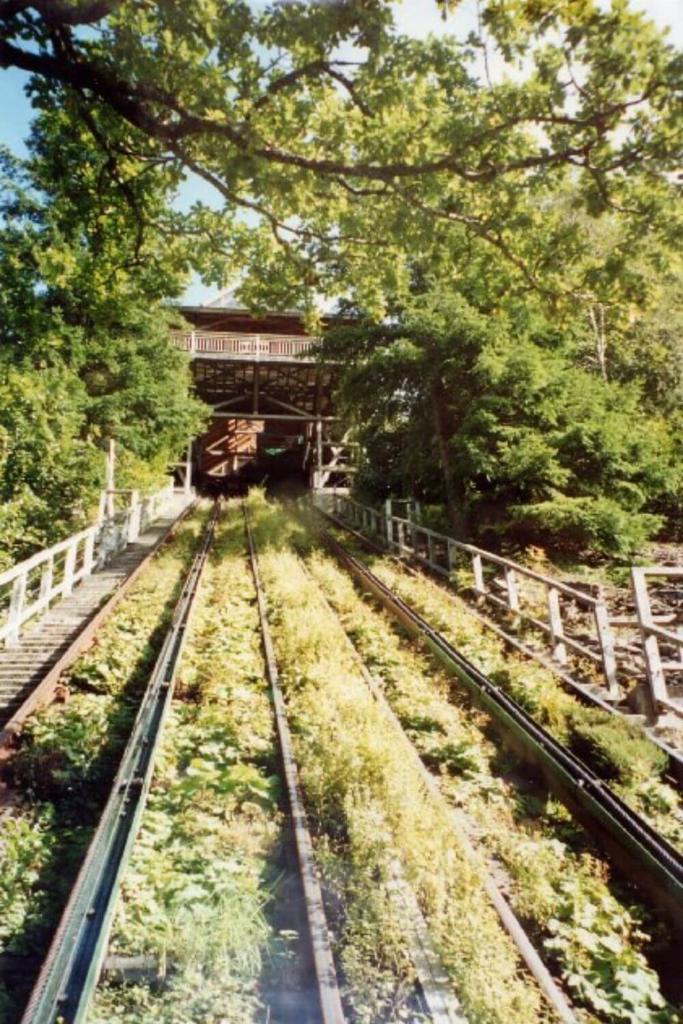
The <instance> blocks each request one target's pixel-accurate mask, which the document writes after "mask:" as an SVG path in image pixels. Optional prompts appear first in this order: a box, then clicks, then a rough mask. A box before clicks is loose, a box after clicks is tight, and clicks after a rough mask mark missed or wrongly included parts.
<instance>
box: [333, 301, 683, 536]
mask: <svg viewBox="0 0 683 1024" xmlns="http://www.w3.org/2000/svg"><path fill="white" fill-rule="evenodd" d="M323 351H324V354H325V355H326V357H327V358H330V359H341V358H342V357H343V359H344V361H345V366H346V368H345V371H344V377H343V382H342V389H341V395H342V400H343V402H344V404H345V408H346V410H347V414H348V415H349V416H351V417H352V418H353V419H354V421H355V422H356V424H357V429H358V430H359V433H360V436H361V439H362V440H363V441H364V442H365V445H366V448H367V451H368V456H369V463H370V464H369V467H368V469H366V472H365V476H364V478H362V479H361V485H362V484H363V483H364V484H365V486H368V487H370V488H373V489H375V492H376V493H377V492H379V493H380V494H381V493H386V491H387V489H393V490H394V493H397V494H399V495H405V494H406V493H413V494H415V493H417V494H418V496H421V497H424V498H426V499H427V500H431V501H433V502H443V503H444V504H445V505H446V507H447V509H448V512H449V516H450V519H451V522H452V524H453V526H454V527H455V529H456V531H457V532H458V533H459V534H460V535H461V536H476V537H478V538H480V539H482V540H484V541H485V542H487V543H492V542H495V538H496V536H500V535H503V536H506V537H508V538H512V539H516V540H520V541H526V542H529V541H535V542H537V543H539V542H540V543H544V544H548V545H550V546H552V547H560V546H562V547H563V548H564V549H565V550H566V549H567V548H571V549H573V550H587V549H593V550H596V551H599V552H602V553H605V554H611V555H629V554H632V553H633V552H634V551H636V550H638V548H640V547H641V546H642V544H643V543H644V542H645V540H646V539H647V537H648V536H649V535H651V534H652V533H653V532H654V531H655V530H656V529H657V528H658V527H659V526H660V525H661V523H662V520H661V517H658V516H656V515H654V514H652V513H651V512H649V511H648V506H651V505H652V503H653V502H654V501H655V500H657V499H659V498H662V497H663V496H665V495H667V494H669V495H671V494H673V493H675V492H676V489H677V488H678V487H679V486H680V483H681V480H680V468H677V464H676V459H675V445H674V441H673V438H672V435H671V430H670V428H669V427H668V425H667V422H666V420H665V419H663V418H659V419H655V418H653V417H652V415H648V414H646V413H644V412H643V410H642V407H641V406H642V394H641V391H640V389H639V388H638V387H637V386H636V385H635V384H628V385H626V384H620V383H617V382H611V381H605V380H604V379H603V378H602V377H601V376H600V375H599V374H597V373H595V372H592V371H590V370H587V369H584V368H582V367H580V366H577V365H575V364H574V362H573V357H574V349H573V342H572V338H571V335H570V336H569V339H567V338H566V337H565V336H564V335H560V334H559V333H558V332H557V331H553V330H552V329H551V328H550V327H549V325H548V324H547V322H546V323H545V324H544V323H543V321H542V320H541V319H538V318H537V319H535V320H534V319H530V320H529V322H528V323H527V324H526V325H524V323H523V321H522V320H521V318H520V317H517V318H514V317H513V316H512V315H511V313H510V312H508V313H503V312H501V311H499V312H498V313H497V314H496V315H492V314H491V313H488V312H487V313H486V314H484V313H482V312H481V311H479V310H478V309H476V308H475V307H473V305H472V304H471V303H470V302H469V301H468V300H467V299H466V298H465V297H464V296H463V295H462V294H458V293H457V292H454V291H447V290H445V289H444V288H443V287H442V286H440V287H439V288H438V289H435V290H431V291H426V292H424V293H423V294H421V295H418V296H416V297H414V298H413V299H411V301H410V302H409V303H407V304H406V305H405V307H404V308H402V309H400V310H397V311H396V315H395V316H394V317H392V318H391V319H390V320H389V321H388V322H387V323H386V324H384V325H381V326H376V327H371V326H370V325H363V326H362V327H359V328H357V329H355V328H347V329H344V330H339V331H335V332H332V333H331V334H330V335H329V336H328V338H327V339H326V341H325V344H324V347H323ZM380 481H382V482H383V486H378V484H379V482H380Z"/></svg>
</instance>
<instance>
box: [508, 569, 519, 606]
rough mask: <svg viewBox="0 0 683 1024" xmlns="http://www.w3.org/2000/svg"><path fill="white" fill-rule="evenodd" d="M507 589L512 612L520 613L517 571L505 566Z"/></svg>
mask: <svg viewBox="0 0 683 1024" xmlns="http://www.w3.org/2000/svg"><path fill="white" fill-rule="evenodd" d="M505 587H506V589H507V595H508V606H509V608H510V611H511V612H518V611H519V589H518V587H517V576H516V575H515V570H514V569H511V568H509V567H508V566H505Z"/></svg>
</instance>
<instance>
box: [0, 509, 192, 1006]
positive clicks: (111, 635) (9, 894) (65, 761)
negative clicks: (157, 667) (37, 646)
mask: <svg viewBox="0 0 683 1024" xmlns="http://www.w3.org/2000/svg"><path fill="white" fill-rule="evenodd" d="M204 519H205V515H204V514H197V515H195V516H193V517H192V518H191V519H190V520H188V521H186V522H185V523H183V524H181V526H180V527H179V529H178V532H177V534H176V536H175V538H174V539H173V540H172V541H171V542H170V543H169V544H167V545H165V546H164V548H163V549H162V550H161V551H160V552H159V553H158V554H157V555H156V556H155V558H154V559H153V560H152V562H151V563H150V565H149V567H148V568H147V569H146V570H145V572H144V574H143V575H142V576H141V577H140V579H139V580H137V581H136V583H135V584H134V585H133V587H132V588H131V590H130V591H129V592H128V594H126V596H125V597H124V598H123V599H122V601H121V604H120V605H119V606H118V607H117V609H116V610H115V611H114V612H113V614H112V616H111V617H110V618H109V619H108V620H107V622H106V623H105V624H104V625H103V626H102V628H101V629H100V631H99V632H98V634H97V641H96V643H95V645H94V646H93V647H92V648H91V649H90V650H89V651H88V652H87V653H86V654H84V655H83V656H82V657H81V658H79V659H78V661H77V662H76V663H75V664H74V666H73V667H72V668H71V669H70V671H69V673H68V675H67V677H66V681H67V682H68V685H69V687H70V690H71V696H70V698H69V701H68V703H67V704H65V705H51V706H50V707H48V708H45V709H44V710H42V711H39V712H37V713H36V714H35V715H34V716H33V717H32V719H31V720H30V721H29V722H28V723H27V726H26V728H25V729H24V732H23V733H22V740H21V746H20V747H19V749H18V750H17V752H16V754H15V756H14V757H13V758H12V760H11V762H10V766H9V770H10V776H11V781H12V782H14V783H15V784H16V785H17V787H18V788H20V789H21V791H22V794H23V802H22V804H21V805H20V806H19V807H18V808H17V809H16V810H15V811H14V812H13V813H12V814H11V816H9V817H8V818H7V819H6V820H5V821H4V822H3V831H2V837H1V838H0V951H1V952H2V953H3V954H9V955H14V956H16V957H17V958H22V957H28V958H31V960H30V962H31V964H33V960H34V959H35V960H36V964H35V968H36V969H37V966H38V964H37V961H39V960H40V958H41V957H42V956H43V955H44V953H45V951H46V948H47V945H48V943H49V941H50V937H51V934H52V932H53V930H54V928H55V925H56V924H57V921H58V918H59V915H60V913H61V909H62V906H63V904H64V901H65V899H66V896H67V894H68V891H69V889H70V886H71V884H72V882H73V879H74V877H75V875H76V872H77V870H78V867H79V865H80V862H81V859H82V856H83V853H84V851H85V848H86V846H87V843H88V841H89V839H90V836H91V834H92V831H93V829H94V827H95V825H96V822H97V816H98V813H99V810H100V809H101V806H102V804H103V802H104V800H105V799H106V795H107V789H108V784H109V783H110V781H111V779H112V777H113V775H114V772H115V770H116V766H117V763H118V760H119V757H120V754H121V752H122V749H123V746H124V744H125V739H126V736H127V734H128V731H129V729H130V726H131V724H132V720H133V718H134V715H135V711H136V706H137V701H138V698H139V696H140V694H141V692H142V690H143V688H144V685H145V682H146V680H147V677H148V674H149V672H150V670H151V668H152V665H153V663H154V659H155V657H156V655H157V653H158V649H159V647H160V645H161V642H162V639H163V635H164V632H165V628H166V626H167V623H168V620H169V617H170V613H171V610H172V607H173V602H174V600H175V598H176V597H177V594H178V592H179V589H180V586H181V582H182V574H183V572H184V570H185V569H186V568H187V567H188V565H189V563H190V561H191V558H192V555H193V553H194V549H195V547H196V545H197V541H198V538H199V535H200V532H201V527H202V523H203V520H204ZM19 962H20V960H19ZM28 962H29V961H27V963H28ZM32 976H33V970H32V968H29V967H27V969H26V970H22V971H20V972H18V975H17V979H16V980H14V979H13V980H11V981H10V980H7V981H6V982H4V983H2V984H0V1022H2V1024H10V1022H12V1021H14V1020H16V1019H17V1018H18V1016H19V1014H20V1011H21V1007H22V1005H23V1002H24V1001H25V999H26V997H27V995H28V991H29V988H30V984H31V982H32Z"/></svg>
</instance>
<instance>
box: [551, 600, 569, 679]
mask: <svg viewBox="0 0 683 1024" xmlns="http://www.w3.org/2000/svg"><path fill="white" fill-rule="evenodd" d="M548 622H549V624H550V639H551V642H552V646H553V657H554V658H555V660H556V661H558V662H559V663H560V664H561V665H564V664H566V661H567V647H566V644H565V642H564V627H563V625H562V609H561V608H560V594H559V591H558V590H557V589H556V588H555V587H548Z"/></svg>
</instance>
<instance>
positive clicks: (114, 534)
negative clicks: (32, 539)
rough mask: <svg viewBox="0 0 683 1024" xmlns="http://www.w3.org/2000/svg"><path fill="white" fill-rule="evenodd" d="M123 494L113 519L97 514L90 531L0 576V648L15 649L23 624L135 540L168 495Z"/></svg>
mask: <svg viewBox="0 0 683 1024" xmlns="http://www.w3.org/2000/svg"><path fill="white" fill-rule="evenodd" d="M119 493H120V492H119ZM129 495H130V501H129V505H128V507H127V508H126V509H124V510H122V511H119V512H116V513H115V514H114V515H113V516H106V515H104V514H102V515H100V518H99V519H98V521H97V522H96V523H94V524H93V525H92V526H88V527H87V528H86V529H84V530H79V531H78V533H74V534H72V535H71V536H70V537H67V538H65V539H64V540H60V541H58V542H57V543H56V544H53V545H52V547H50V548H46V549H45V550H44V551H38V552H36V554H34V555H31V556H30V557H29V558H26V559H24V560H23V561H22V562H18V563H17V564H16V565H14V566H12V567H11V568H10V569H5V570H4V571H3V572H2V573H0V609H2V611H0V643H1V642H3V641H4V643H5V646H7V647H12V646H14V645H16V644H17V643H18V641H19V636H20V633H21V629H22V626H24V624H25V623H26V622H28V621H29V619H33V618H34V617H35V616H36V615H38V614H39V613H40V612H42V611H44V610H45V609H46V608H48V607H49V605H50V604H51V603H52V602H53V601H54V600H55V599H57V598H61V597H67V596H68V595H69V594H70V593H71V592H72V591H73V589H74V587H76V586H77V585H78V584H79V583H80V582H81V581H82V580H84V579H85V578H86V577H88V576H90V575H91V574H92V573H93V572H94V571H95V570H96V569H100V568H102V567H103V566H104V565H106V564H107V562H109V561H110V560H111V559H112V558H113V557H114V555H116V554H118V552H119V551H121V550H122V549H123V548H124V547H126V545H127V544H130V543H133V542H134V541H136V540H137V538H138V537H139V535H140V533H142V532H144V530H145V529H146V528H147V526H148V525H149V523H150V522H152V521H153V520H154V519H158V518H159V516H160V515H161V514H162V513H163V510H164V509H165V507H166V506H167V505H168V503H169V501H170V499H171V497H172V495H173V484H172V483H169V484H168V485H166V486H165V487H163V488H162V489H161V490H159V491H157V492H156V493H155V494H152V495H149V496H147V497H145V498H142V499H141V498H140V495H139V492H138V491H135V490H133V491H130V492H129ZM105 506H106V502H105V501H101V502H100V508H101V509H104V508H105ZM3 611H4V621H3Z"/></svg>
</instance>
